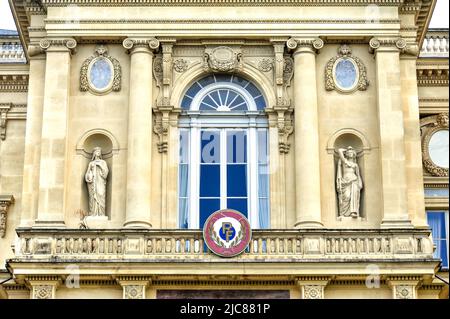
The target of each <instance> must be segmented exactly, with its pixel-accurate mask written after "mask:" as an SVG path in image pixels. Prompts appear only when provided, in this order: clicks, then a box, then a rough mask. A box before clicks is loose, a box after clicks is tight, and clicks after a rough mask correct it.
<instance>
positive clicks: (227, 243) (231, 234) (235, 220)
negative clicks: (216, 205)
mask: <svg viewBox="0 0 450 319" xmlns="http://www.w3.org/2000/svg"><path fill="white" fill-rule="evenodd" d="M251 237H252V230H251V227H250V223H249V222H248V220H247V218H245V216H244V215H242V214H241V213H240V212H238V211H236V210H233V209H222V210H219V211H216V212H214V213H213V214H212V215H211V216H209V217H208V219H207V220H206V222H205V225H204V227H203V238H204V240H205V243H206V245H207V246H208V248H209V249H210V250H211V251H212V252H213V253H214V254H216V255H219V256H221V257H233V256H237V255H239V254H240V253H242V252H243V251H244V250H245V248H247V246H248V244H249V243H250V240H251Z"/></svg>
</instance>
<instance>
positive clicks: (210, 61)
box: [203, 46, 242, 72]
mask: <svg viewBox="0 0 450 319" xmlns="http://www.w3.org/2000/svg"><path fill="white" fill-rule="evenodd" d="M203 68H204V69H205V71H213V72H235V71H238V70H241V69H242V53H241V52H240V50H234V49H232V48H230V47H227V46H219V47H216V48H213V49H210V48H207V49H206V50H205V54H204V56H203Z"/></svg>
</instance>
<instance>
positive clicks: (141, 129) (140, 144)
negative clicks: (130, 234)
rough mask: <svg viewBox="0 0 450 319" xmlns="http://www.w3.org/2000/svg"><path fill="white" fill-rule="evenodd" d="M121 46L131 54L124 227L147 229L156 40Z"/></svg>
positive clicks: (128, 43)
mask: <svg viewBox="0 0 450 319" xmlns="http://www.w3.org/2000/svg"><path fill="white" fill-rule="evenodd" d="M123 46H124V47H125V48H126V49H127V50H128V51H129V53H130V55H131V62H130V97H129V102H128V108H129V109H128V161H127V204H126V220H125V223H124V227H127V228H150V227H152V225H151V224H150V214H151V212H150V211H151V184H152V183H151V168H152V148H153V145H152V134H153V117H152V105H153V102H154V99H153V94H152V88H153V84H152V83H153V76H152V69H153V68H152V62H153V51H154V50H156V49H157V48H158V47H159V41H158V40H157V39H154V38H152V39H130V38H127V39H125V40H124V41H123Z"/></svg>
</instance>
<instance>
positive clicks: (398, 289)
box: [386, 276, 421, 299]
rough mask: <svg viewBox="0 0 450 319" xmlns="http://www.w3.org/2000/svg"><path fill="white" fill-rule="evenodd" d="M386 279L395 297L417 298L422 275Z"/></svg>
mask: <svg viewBox="0 0 450 319" xmlns="http://www.w3.org/2000/svg"><path fill="white" fill-rule="evenodd" d="M386 281H387V283H388V285H389V287H391V289H392V298H393V299H417V289H418V288H419V285H420V283H421V280H420V277H415V276H398V277H389V278H387V279H386Z"/></svg>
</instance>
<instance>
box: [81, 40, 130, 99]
mask: <svg viewBox="0 0 450 319" xmlns="http://www.w3.org/2000/svg"><path fill="white" fill-rule="evenodd" d="M121 82H122V68H121V66H120V63H119V61H118V60H117V59H115V58H113V57H111V56H110V55H108V49H107V48H106V46H103V45H99V46H98V47H97V48H96V49H95V52H94V55H92V56H90V57H89V58H87V59H86V60H84V62H83V64H82V65H81V70H80V91H82V92H85V91H91V92H92V93H97V94H105V93H108V92H110V91H115V92H117V91H120V89H121Z"/></svg>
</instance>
